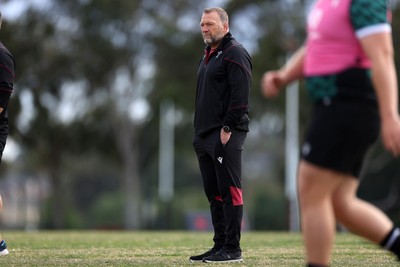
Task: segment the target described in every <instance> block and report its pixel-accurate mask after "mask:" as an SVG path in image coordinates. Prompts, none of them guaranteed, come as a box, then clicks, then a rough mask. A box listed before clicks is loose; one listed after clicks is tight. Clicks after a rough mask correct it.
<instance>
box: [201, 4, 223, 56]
mask: <svg viewBox="0 0 400 267" xmlns="http://www.w3.org/2000/svg"><path fill="white" fill-rule="evenodd" d="M200 27H201V34H202V35H203V39H204V43H206V44H207V45H209V46H211V48H217V47H218V45H219V43H220V42H221V40H222V38H224V36H225V35H226V34H227V33H228V31H229V17H228V13H226V11H225V10H223V9H222V8H220V7H210V8H206V9H205V10H204V11H203V16H202V17H201V21H200Z"/></svg>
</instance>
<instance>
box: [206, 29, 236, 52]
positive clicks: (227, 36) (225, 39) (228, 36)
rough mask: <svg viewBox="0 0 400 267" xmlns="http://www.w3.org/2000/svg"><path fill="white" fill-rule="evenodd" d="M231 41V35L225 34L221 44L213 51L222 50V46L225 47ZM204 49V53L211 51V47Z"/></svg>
mask: <svg viewBox="0 0 400 267" xmlns="http://www.w3.org/2000/svg"><path fill="white" fill-rule="evenodd" d="M231 39H232V34H231V33H230V32H227V34H225V36H224V37H223V38H222V40H221V42H220V43H219V45H218V47H217V48H216V49H215V51H218V50H222V48H223V47H224V45H226V44H227V43H228V42H229V41H230V40H231ZM205 49H206V51H208V52H209V51H210V50H211V46H209V45H207V46H206V48H205Z"/></svg>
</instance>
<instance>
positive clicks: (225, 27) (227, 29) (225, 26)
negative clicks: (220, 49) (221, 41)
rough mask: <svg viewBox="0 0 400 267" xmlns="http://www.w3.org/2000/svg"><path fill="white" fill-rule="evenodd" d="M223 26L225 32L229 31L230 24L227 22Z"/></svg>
mask: <svg viewBox="0 0 400 267" xmlns="http://www.w3.org/2000/svg"><path fill="white" fill-rule="evenodd" d="M223 27H224V31H225V32H228V31H229V25H228V23H227V22H225V23H224V25H223Z"/></svg>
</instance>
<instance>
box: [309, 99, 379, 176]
mask: <svg viewBox="0 0 400 267" xmlns="http://www.w3.org/2000/svg"><path fill="white" fill-rule="evenodd" d="M379 131H380V119H379V111H378V107H377V103H376V101H375V102H374V101H365V100H361V99H354V98H343V97H333V98H331V99H325V100H320V101H318V102H316V103H315V104H314V109H313V113H312V117H311V121H310V125H309V127H308V130H307V133H306V135H305V140H304V144H303V147H302V150H301V157H302V159H304V160H305V161H307V162H309V163H312V164H314V165H317V166H320V167H323V168H328V169H331V170H335V171H338V172H342V173H346V174H350V175H353V176H355V177H358V176H359V174H360V171H361V168H362V164H363V161H364V158H365V155H366V153H367V151H368V148H369V147H370V146H371V145H372V144H373V143H374V142H375V141H376V140H377V138H378V136H379Z"/></svg>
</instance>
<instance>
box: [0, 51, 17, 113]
mask: <svg viewBox="0 0 400 267" xmlns="http://www.w3.org/2000/svg"><path fill="white" fill-rule="evenodd" d="M0 52H1V54H0V107H2V108H5V107H6V106H7V104H8V101H9V99H10V96H11V93H12V91H13V88H14V71H15V70H14V68H15V67H14V59H13V57H12V56H11V55H10V54H8V53H6V52H4V51H0Z"/></svg>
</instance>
